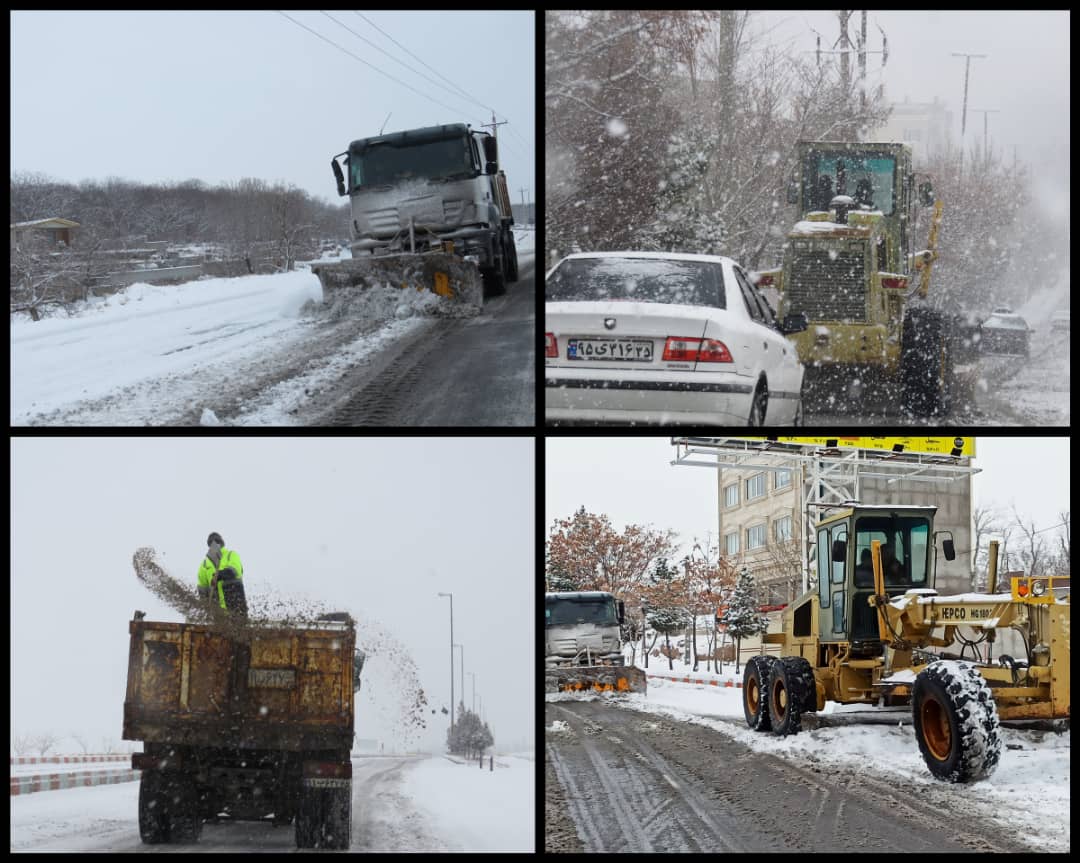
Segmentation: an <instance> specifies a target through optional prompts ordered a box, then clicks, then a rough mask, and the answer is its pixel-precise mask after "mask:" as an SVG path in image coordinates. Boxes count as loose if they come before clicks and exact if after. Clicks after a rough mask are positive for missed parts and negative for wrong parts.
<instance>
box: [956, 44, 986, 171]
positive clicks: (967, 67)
mask: <svg viewBox="0 0 1080 863" xmlns="http://www.w3.org/2000/svg"><path fill="white" fill-rule="evenodd" d="M953 56H954V57H966V58H967V59H966V60H965V61H964V107H963V109H962V110H961V113H960V175H961V176H963V174H964V132H965V131H966V130H967V94H968V76H969V75H970V74H971V59H972V57H974V58H975V59H977V60H984V59H986V58H987V57H989V56H990V55H989V54H958V53H956V52H955V51H954V52H953Z"/></svg>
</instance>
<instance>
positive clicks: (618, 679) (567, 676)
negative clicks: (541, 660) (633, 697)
mask: <svg viewBox="0 0 1080 863" xmlns="http://www.w3.org/2000/svg"><path fill="white" fill-rule="evenodd" d="M544 691H545V692H645V672H644V671H642V670H641V669H640V668H636V667H634V666H631V665H604V666H588V667H584V668H580V667H579V668H574V667H569V668H566V667H564V668H548V669H547V671H546V676H545V680H544Z"/></svg>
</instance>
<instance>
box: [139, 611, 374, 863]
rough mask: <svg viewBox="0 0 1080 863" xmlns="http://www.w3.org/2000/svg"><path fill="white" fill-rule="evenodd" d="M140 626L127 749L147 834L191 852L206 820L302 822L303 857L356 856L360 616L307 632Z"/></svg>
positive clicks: (321, 623)
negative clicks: (133, 743) (134, 747)
mask: <svg viewBox="0 0 1080 863" xmlns="http://www.w3.org/2000/svg"><path fill="white" fill-rule="evenodd" d="M143 617H144V616H143V614H142V613H141V612H136V613H135V616H134V619H133V620H132V621H131V622H130V625H129V632H130V649H129V654H128V677H127V693H126V696H125V699H124V728H123V738H124V739H125V740H141V741H143V751H142V752H141V753H137V754H135V755H133V756H132V767H133V768H134V769H136V770H141V771H142V774H141V777H140V786H139V835H140V837H141V838H142V841H143V842H145V843H148V844H157V843H191V842H195V841H197V840H198V838H199V835H200V832H201V830H202V825H203V822H204V821H216V820H228V819H233V820H263V819H270V820H272V822H273V823H274V824H275V825H286V824H289V823H290V822H295V831H296V845H297V847H298V848H334V849H347V848H348V847H349V842H350V834H351V829H352V761H351V757H350V752H351V749H352V743H353V698H354V692H355V691H356V690H357V689H359V686H360V672H361V669H362V667H363V654H362V653H360V652H358V651H356V650H355V644H356V628H355V623H354V621H353V620H352V618H351V617H349V615H347V614H344V613H335V614H329V615H324V616H322V617H321V618H320V619H319V620H317V621H315V622H312V623H309V624H306V625H302V626H284V625H282V626H280V627H275V626H262V625H259V626H255V625H251V626H248V625H233V626H232V627H224V628H223V627H220V626H217V625H214V624H194V623H161V622H153V621H148V620H145V619H143Z"/></svg>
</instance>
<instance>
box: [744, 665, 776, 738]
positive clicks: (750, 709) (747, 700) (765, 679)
mask: <svg viewBox="0 0 1080 863" xmlns="http://www.w3.org/2000/svg"><path fill="white" fill-rule="evenodd" d="M774 662H776V658H775V657H773V656H751V657H750V658H749V659H748V660H747V661H746V668H745V669H744V670H743V715H744V716H745V717H746V724H747V725H748V726H749V727H750V728H752V729H753V730H754V731H769V730H771V729H772V723H771V722H770V721H769V704H768V700H769V699H768V691H769V689H768V685H769V667H770V666H771V665H772V664H773V663H774Z"/></svg>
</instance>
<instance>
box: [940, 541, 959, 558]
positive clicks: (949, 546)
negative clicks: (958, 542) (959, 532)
mask: <svg viewBox="0 0 1080 863" xmlns="http://www.w3.org/2000/svg"><path fill="white" fill-rule="evenodd" d="M941 548H942V550H943V551H944V552H945V559H946V560H956V548H955V547H954V546H953V541H952V540H951V539H943V540H942V541H941Z"/></svg>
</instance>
